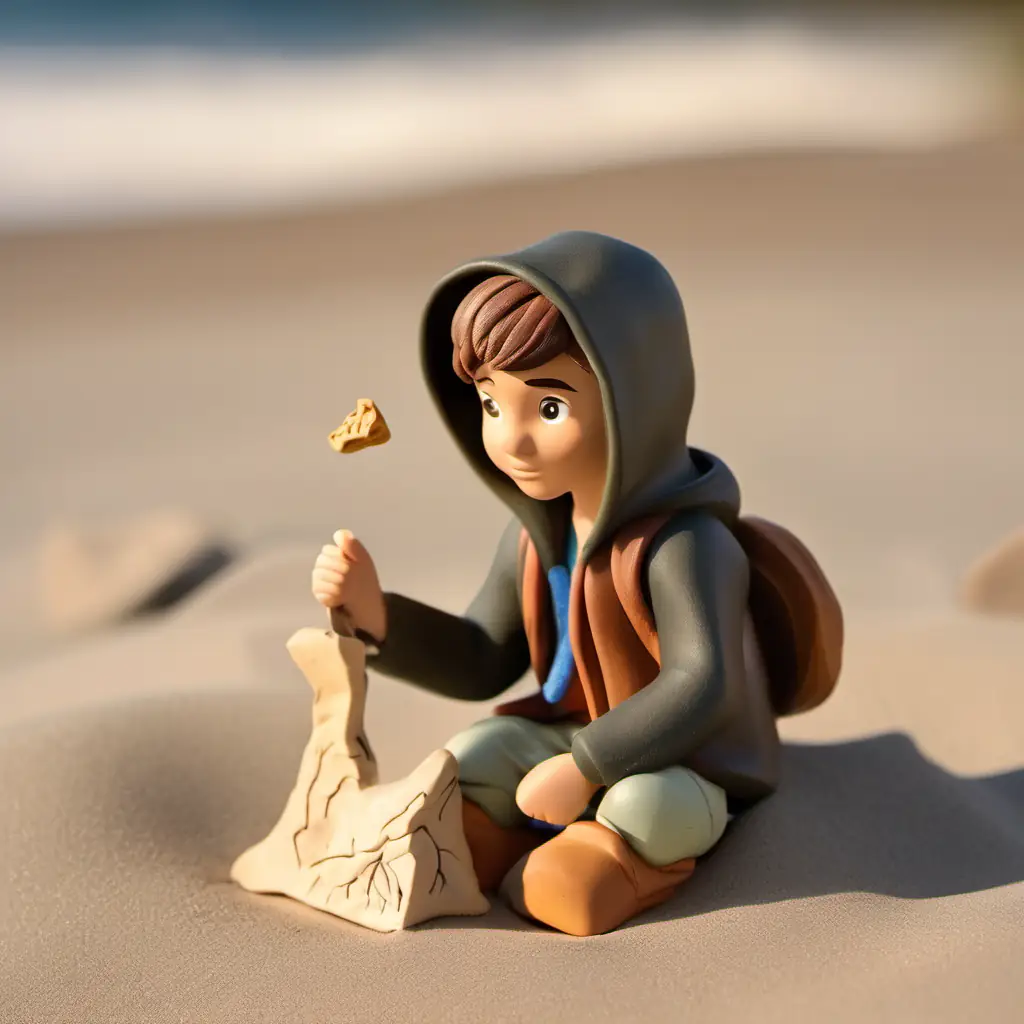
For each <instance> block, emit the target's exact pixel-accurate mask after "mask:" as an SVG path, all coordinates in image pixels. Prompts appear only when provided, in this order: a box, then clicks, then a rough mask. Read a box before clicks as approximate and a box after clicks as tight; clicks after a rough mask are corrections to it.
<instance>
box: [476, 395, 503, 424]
mask: <svg viewBox="0 0 1024 1024" xmlns="http://www.w3.org/2000/svg"><path fill="white" fill-rule="evenodd" d="M480 404H481V405H482V406H483V407H484V412H485V413H487V415H488V416H493V417H494V418H495V419H497V418H498V417H499V416H500V415H501V409H500V407H499V406H498V403H497V402H496V401H495V400H494V399H493V398H491V396H490V395H483V394H481V395H480Z"/></svg>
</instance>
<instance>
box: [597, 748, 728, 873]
mask: <svg viewBox="0 0 1024 1024" xmlns="http://www.w3.org/2000/svg"><path fill="white" fill-rule="evenodd" d="M596 817H597V821H599V822H600V823H601V824H602V825H605V826H606V827H608V828H610V829H612V830H613V831H615V832H618V834H619V835H620V836H622V838H623V839H625V840H626V842H627V843H629V845H630V846H631V847H632V848H633V850H635V851H636V852H637V853H638V854H639V855H640V856H641V857H642V858H643V859H644V860H645V861H646V862H647V863H648V864H651V865H654V866H656V867H662V866H663V865H665V864H671V863H673V862H674V861H677V860H682V859H684V858H685V857H699V856H700V855H701V854H703V853H707V852H708V850H710V849H711V847H712V846H714V845H715V843H717V842H718V840H719V839H721V838H722V833H723V832H724V831H725V826H726V824H727V823H728V821H729V812H728V811H727V809H726V799H725V791H724V790H723V789H722V788H721V787H720V786H716V785H715V784H714V783H713V782H708V781H707V779H704V778H701V776H699V775H698V774H697V773H696V772H694V771H691V770H690V769H689V768H683V767H680V766H674V767H671V768H665V769H663V770H662V771H660V772H651V773H650V774H647V775H630V776H628V777H627V778H625V779H622V780H621V781H620V782H617V783H615V785H614V786H609V787H608V790H607V792H606V793H605V795H604V799H603V800H602V801H601V803H600V805H599V806H598V809H597V816H596Z"/></svg>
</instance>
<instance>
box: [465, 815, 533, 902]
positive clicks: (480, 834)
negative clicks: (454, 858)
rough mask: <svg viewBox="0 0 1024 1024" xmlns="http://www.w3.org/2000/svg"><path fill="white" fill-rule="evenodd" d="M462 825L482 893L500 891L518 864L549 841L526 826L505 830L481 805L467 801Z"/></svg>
mask: <svg viewBox="0 0 1024 1024" xmlns="http://www.w3.org/2000/svg"><path fill="white" fill-rule="evenodd" d="M462 825H463V828H464V829H465V833H466V842H467V843H468V844H469V852H470V855H471V856H472V858H473V870H474V871H476V877H477V882H478V883H479V885H480V891H481V892H489V891H491V890H494V889H497V888H498V886H499V885H500V884H501V880H502V879H503V878H504V877H505V875H506V874H508V871H509V869H510V868H511V867H512V866H513V865H514V864H515V863H516V861H518V860H521V859H522V857H523V855H524V854H527V853H529V852H530V851H531V850H532V849H534V848H535V847H536V846H537V845H538V844H540V843H543V842H544V841H545V840H546V839H547V838H548V835H547V833H543V832H540V831H538V830H537V829H533V828H526V827H525V826H524V827H523V828H505V827H504V826H502V825H499V824H497V823H496V822H495V821H494V820H493V819H492V818H491V816H490V815H489V814H488V813H487V812H486V811H485V810H484V809H483V808H482V807H481V806H480V805H479V804H475V803H473V801H472V800H467V799H466V798H465V797H463V798H462Z"/></svg>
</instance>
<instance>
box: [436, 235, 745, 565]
mask: <svg viewBox="0 0 1024 1024" xmlns="http://www.w3.org/2000/svg"><path fill="white" fill-rule="evenodd" d="M494 274H513V275H515V276H516V277H519V278H522V279H523V280H524V281H527V282H529V283H530V284H532V285H533V286H534V287H535V288H536V289H537V290H538V291H539V292H540V293H541V294H542V295H545V296H546V297H547V298H548V299H550V300H551V301H552V302H553V303H554V304H555V306H557V307H558V309H560V310H561V312H562V314H563V315H564V316H565V319H566V321H567V322H568V324H569V327H570V329H571V330H572V332H573V334H574V335H575V338H576V340H577V342H578V343H579V345H580V348H581V349H582V350H583V352H584V353H585V354H586V356H587V359H588V360H589V362H590V365H591V367H592V368H593V370H594V373H595V375H596V377H597V380H598V382H599V384H600V388H601V395H602V399H603V403H604V415H605V429H606V430H607V434H608V472H607V476H606V479H605V489H604V498H603V500H602V504H601V510H600V513H599V515H598V517H597V519H596V521H595V523H594V528H593V531H592V533H591V535H590V537H589V538H588V540H587V543H586V545H585V546H584V549H583V550H582V551H581V552H580V553H579V560H580V561H581V562H584V561H586V560H587V558H588V556H589V553H590V552H591V551H593V550H594V549H595V548H596V547H598V546H599V545H600V544H601V542H602V541H603V540H605V539H606V538H608V537H609V536H611V535H612V534H613V533H614V532H615V529H616V528H617V527H618V526H621V525H622V524H624V523H626V522H628V521H630V520H632V519H636V518H638V517H639V516H643V515H653V514H656V513H663V512H671V511H682V510H684V509H695V508H704V509H707V510H709V511H711V512H713V513H714V514H715V515H717V516H718V517H720V518H722V519H725V520H727V521H731V520H732V519H733V518H734V517H735V516H736V514H737V512H738V509H739V487H738V485H737V483H736V479H735V477H734V476H733V474H732V473H731V472H730V470H729V468H728V467H727V466H726V465H725V464H724V463H723V462H721V460H719V459H717V458H715V457H714V456H713V455H710V454H708V453H707V452H702V451H699V450H698V449H694V448H690V447H689V446H688V445H687V442H686V430H687V425H688V423H689V419H690V410H691V409H692V407H693V394H694V375H693V360H692V358H691V355H690V342H689V335H688V332H687V329H686V316H685V314H684V312H683V304H682V301H681V300H680V298H679V292H678V291H677V290H676V286H675V284H674V282H673V281H672V278H671V277H670V276H669V274H668V271H666V270H665V268H664V267H663V266H662V265H661V264H660V263H659V262H658V261H657V260H656V259H655V258H654V257H653V256H651V255H650V253H647V252H645V251H644V250H642V249H638V248H637V247H636V246H633V245H629V244H628V243H626V242H622V241H620V240H619V239H616V238H610V237H608V236H607V235H601V234H596V233H594V232H589V231H566V232H562V233H561V234H557V235H553V236H552V237H550V238H547V239H545V240H544V241H542V242H538V243H537V244H536V245H531V246H528V247H527V248H525V249H520V250H519V251H518V252H513V253H509V254H507V255H504V256H490V257H485V258H482V259H476V260H472V261H470V262H468V263H465V264H463V265H462V266H461V267H458V268H456V269H455V270H453V271H452V272H451V273H450V274H448V275H447V276H446V277H445V278H444V279H443V280H442V281H441V282H440V283H439V284H438V285H437V287H436V288H435V289H434V292H433V294H432V295H431V298H430V300H429V302H428V304H427V308H426V311H425V313H424V316H423V325H422V333H421V357H422V362H423V369H424V373H425V376H426V379H427V384H428V387H429V388H430V391H431V394H432V396H433V398H434V401H435V403H436V405H437V407H438V409H439V411H440V413H441V416H442V417H443V419H444V421H445V423H446V424H447V426H448V428H449V430H450V431H451V433H452V436H453V437H454V438H455V441H456V443H457V444H458V445H459V447H460V448H461V449H462V451H463V453H464V454H465V456H466V458H467V459H468V460H469V462H470V464H471V465H472V466H473V468H474V470H475V471H476V472H477V474H478V475H479V476H480V477H481V478H482V479H483V480H484V482H485V483H486V484H487V485H488V487H490V488H491V490H492V491H494V493H495V494H496V495H497V496H498V497H499V498H500V499H501V500H502V501H503V502H504V503H505V504H506V505H507V506H508V507H509V508H510V509H511V510H512V512H513V513H514V514H515V515H516V516H517V517H518V518H519V520H520V522H522V524H523V525H524V526H525V527H526V528H527V530H528V531H529V533H530V536H531V537H532V539H533V541H534V544H535V545H536V547H537V552H538V554H539V555H540V558H541V562H542V564H543V565H544V566H545V568H550V566H551V565H553V564H555V563H556V562H557V561H558V560H559V558H560V554H561V551H562V546H563V543H564V538H565V532H566V529H567V526H568V522H569V515H570V511H571V504H570V499H569V498H568V496H566V497H564V498H560V499H556V500H554V501H539V500H537V499H535V498H530V497H528V496H527V495H525V494H523V492H522V491H520V490H519V488H518V487H517V486H516V485H515V483H514V482H513V481H511V480H510V479H509V478H508V477H507V476H505V474H504V473H502V472H501V471H500V470H499V469H497V468H496V467H495V466H494V464H493V463H492V462H491V460H490V459H489V458H488V457H487V454H486V452H485V451H484V447H483V442H482V439H481V415H482V413H481V411H480V401H479V399H478V398H477V396H476V392H475V389H474V388H473V387H472V386H471V385H469V384H465V383H464V382H463V381H461V380H459V378H458V377H457V376H456V374H455V372H454V371H453V370H452V340H451V322H452V317H453V316H454V314H455V310H456V308H457V307H458V305H459V303H460V302H461V301H462V299H463V298H464V297H465V295H466V294H467V293H468V292H469V291H470V290H471V289H472V288H473V287H474V286H475V285H477V284H479V283H480V281H482V280H484V279H485V278H487V277H490V276H492V275H494Z"/></svg>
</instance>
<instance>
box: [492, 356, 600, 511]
mask: <svg viewBox="0 0 1024 1024" xmlns="http://www.w3.org/2000/svg"><path fill="white" fill-rule="evenodd" d="M476 388H477V392H478V394H479V395H480V401H481V404H482V405H483V442H484V449H485V450H486V452H487V455H488V457H489V458H490V460H491V461H492V462H493V463H494V464H495V466H497V467H498V469H500V470H501V471H502V472H503V473H505V474H506V476H508V477H509V478H510V479H512V480H513V481H514V482H515V483H516V485H517V486H518V487H519V489H520V490H521V491H522V492H523V493H524V494H528V495H529V496H530V497H531V498H538V499H540V500H542V501H548V500H550V499H552V498H557V497H560V496H561V495H563V494H565V493H567V492H569V491H574V492H578V493H592V492H593V491H594V490H595V489H597V488H601V489H603V487H604V479H605V473H606V469H607V443H606V439H605V429H604V411H603V408H602V404H601V389H600V387H599V385H598V383H597V378H596V377H595V376H594V374H593V373H589V372H588V371H587V370H585V369H583V367H582V366H580V365H579V364H578V363H576V362H575V361H574V360H573V359H572V358H571V357H570V356H568V355H565V354H563V355H560V356H556V357H555V358H554V359H552V360H550V361H549V362H547V363H544V364H543V365H542V366H538V367H535V368H534V369H532V370H491V369H490V368H489V367H487V366H482V367H481V368H480V369H479V370H478V371H477V374H476Z"/></svg>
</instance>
